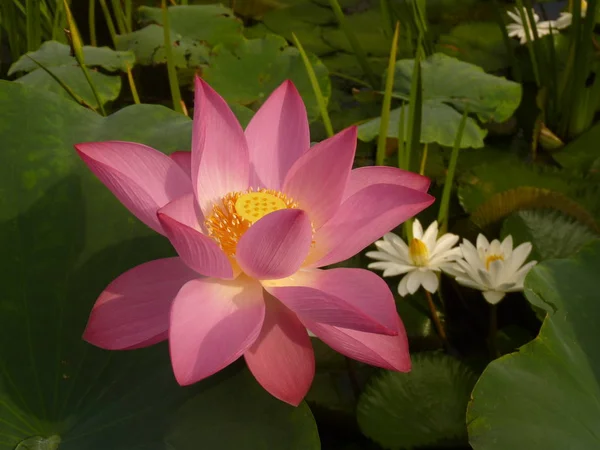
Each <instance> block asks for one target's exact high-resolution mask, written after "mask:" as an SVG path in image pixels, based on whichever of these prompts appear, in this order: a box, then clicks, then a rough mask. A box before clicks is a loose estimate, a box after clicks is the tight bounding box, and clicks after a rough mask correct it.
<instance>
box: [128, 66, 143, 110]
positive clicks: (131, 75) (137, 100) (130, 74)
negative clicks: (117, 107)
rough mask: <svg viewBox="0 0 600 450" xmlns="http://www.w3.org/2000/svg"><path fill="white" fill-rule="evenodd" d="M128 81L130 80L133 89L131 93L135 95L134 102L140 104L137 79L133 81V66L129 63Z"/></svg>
mask: <svg viewBox="0 0 600 450" xmlns="http://www.w3.org/2000/svg"><path fill="white" fill-rule="evenodd" d="M127 81H129V89H131V95H132V96H133V102H134V103H135V104H136V105H139V104H140V96H139V95H138V91H137V88H136V87H135V81H133V74H132V73H131V67H129V65H127Z"/></svg>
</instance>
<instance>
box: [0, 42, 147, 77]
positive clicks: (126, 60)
mask: <svg viewBox="0 0 600 450" xmlns="http://www.w3.org/2000/svg"><path fill="white" fill-rule="evenodd" d="M82 50H83V59H84V61H85V65H86V66H89V67H102V68H103V69H105V70H107V71H109V72H116V71H118V70H120V71H122V72H125V71H127V67H133V65H134V64H135V55H134V54H133V53H131V52H121V51H115V50H113V49H111V48H108V47H91V46H88V45H84V46H83V49H82ZM28 56H31V57H32V58H33V59H35V60H36V61H37V62H39V63H40V64H42V65H43V66H45V67H56V66H74V65H77V60H76V59H75V57H74V56H71V48H70V47H69V46H68V45H65V44H61V43H60V42H56V41H46V42H44V43H43V44H42V45H41V47H40V48H39V49H37V50H36V51H34V52H29V53H27V54H26V55H23V56H21V57H20V58H19V59H18V60H17V61H16V62H15V63H14V64H13V65H12V66H10V69H9V70H8V75H13V74H15V73H17V72H31V71H34V70H39V66H38V65H37V64H36V63H34V62H33V61H32V60H31V59H30V58H28Z"/></svg>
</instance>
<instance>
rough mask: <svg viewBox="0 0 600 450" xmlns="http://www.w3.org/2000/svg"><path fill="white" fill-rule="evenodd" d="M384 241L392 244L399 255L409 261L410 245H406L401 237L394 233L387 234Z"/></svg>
mask: <svg viewBox="0 0 600 450" xmlns="http://www.w3.org/2000/svg"><path fill="white" fill-rule="evenodd" d="M383 240H384V241H386V242H389V243H390V244H392V245H393V246H394V248H395V249H396V251H397V252H398V254H400V255H402V256H403V257H404V258H406V259H407V260H408V245H406V242H404V241H403V240H402V238H401V237H400V236H398V235H396V234H394V233H387V234H386V235H385V236H383Z"/></svg>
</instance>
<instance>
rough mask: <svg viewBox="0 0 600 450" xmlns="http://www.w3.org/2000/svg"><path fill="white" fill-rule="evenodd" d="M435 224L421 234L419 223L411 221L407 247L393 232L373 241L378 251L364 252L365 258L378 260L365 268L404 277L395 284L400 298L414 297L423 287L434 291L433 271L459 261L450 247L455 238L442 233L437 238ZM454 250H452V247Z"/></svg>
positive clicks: (455, 251)
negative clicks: (411, 226) (411, 295)
mask: <svg viewBox="0 0 600 450" xmlns="http://www.w3.org/2000/svg"><path fill="white" fill-rule="evenodd" d="M437 235H438V224H437V221H435V222H433V223H432V224H431V225H429V227H428V228H427V230H426V231H425V232H424V233H423V227H422V226H421V223H420V222H419V221H418V220H417V219H415V221H414V222H413V238H412V240H411V241H410V244H409V245H406V243H405V242H404V241H403V240H402V238H400V237H399V236H397V235H395V234H394V233H388V234H386V235H385V236H384V237H383V240H381V241H377V242H375V246H376V247H377V248H378V249H379V250H380V251H376V252H368V253H367V256H368V257H369V258H373V259H376V260H378V262H374V263H371V264H369V266H368V267H369V269H377V270H383V276H384V277H393V276H396V275H402V274H406V276H404V277H403V278H402V280H401V281H400V284H399V285H398V293H399V294H400V295H401V296H402V297H404V296H405V295H406V294H409V293H410V294H414V293H415V292H417V289H419V286H423V288H425V289H426V290H427V291H429V292H431V293H433V292H435V291H437V289H438V285H439V280H438V277H437V275H436V274H435V272H439V271H440V270H442V269H444V267H445V266H446V265H448V264H449V263H451V262H452V261H455V260H456V259H458V258H460V255H461V252H460V249H459V248H458V247H454V246H455V245H456V243H457V242H458V236H456V235H455V234H450V233H446V234H444V235H443V236H442V237H440V238H439V239H438V238H437ZM453 247H454V248H453Z"/></svg>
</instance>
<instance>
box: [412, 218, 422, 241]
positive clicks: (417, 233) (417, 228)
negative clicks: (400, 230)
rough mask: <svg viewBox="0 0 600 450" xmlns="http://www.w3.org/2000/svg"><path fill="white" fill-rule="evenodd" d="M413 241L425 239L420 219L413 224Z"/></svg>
mask: <svg viewBox="0 0 600 450" xmlns="http://www.w3.org/2000/svg"><path fill="white" fill-rule="evenodd" d="M412 237H413V239H419V240H422V239H423V227H422V226H421V222H419V219H415V221H414V222H413V236H412Z"/></svg>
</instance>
